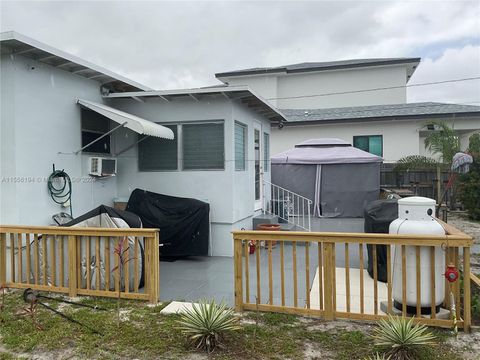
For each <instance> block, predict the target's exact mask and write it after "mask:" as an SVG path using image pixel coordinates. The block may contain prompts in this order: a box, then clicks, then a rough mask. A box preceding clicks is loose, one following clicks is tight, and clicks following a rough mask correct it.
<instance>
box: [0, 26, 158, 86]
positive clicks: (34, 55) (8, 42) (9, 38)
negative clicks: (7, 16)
mask: <svg viewBox="0 0 480 360" xmlns="http://www.w3.org/2000/svg"><path fill="white" fill-rule="evenodd" d="M0 53H2V54H13V55H21V56H25V57H27V58H30V59H33V60H36V61H39V62H41V63H45V64H48V65H50V66H54V67H57V68H60V69H62V70H65V71H68V72H71V73H73V74H76V75H79V76H82V77H85V78H87V79H92V80H96V81H98V82H100V83H101V84H103V85H108V87H109V88H110V89H111V91H113V92H119V91H139V90H151V89H150V88H149V87H147V86H145V85H142V84H139V83H137V82H135V81H133V80H130V79H127V78H126V77H124V76H122V75H118V74H116V73H114V72H112V71H110V70H107V69H105V68H103V67H101V66H98V65H95V64H92V63H91V62H88V61H86V60H83V59H81V58H78V57H76V56H74V55H71V54H68V53H66V52H63V51H61V50H59V49H56V48H54V47H52V46H49V45H46V44H44V43H41V42H39V41H37V40H35V39H32V38H29V37H28V36H25V35H22V34H19V33H17V32H15V31H6V32H2V33H0Z"/></svg>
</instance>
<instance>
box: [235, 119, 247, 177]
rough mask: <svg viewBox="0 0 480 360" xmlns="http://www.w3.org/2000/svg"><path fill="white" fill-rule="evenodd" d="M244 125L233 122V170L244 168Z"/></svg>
mask: <svg viewBox="0 0 480 360" xmlns="http://www.w3.org/2000/svg"><path fill="white" fill-rule="evenodd" d="M245 133H246V127H245V126H244V125H242V124H239V123H235V170H245V140H246V139H245V137H246V136H245Z"/></svg>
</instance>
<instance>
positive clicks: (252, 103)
mask: <svg viewBox="0 0 480 360" xmlns="http://www.w3.org/2000/svg"><path fill="white" fill-rule="evenodd" d="M211 96H223V97H224V98H225V99H226V100H229V101H239V102H240V103H242V104H243V105H245V106H246V107H248V108H250V109H251V110H252V111H254V112H256V113H258V114H259V115H262V116H264V117H266V118H267V119H269V120H270V121H271V122H276V123H278V122H282V123H283V122H285V121H287V118H286V117H285V116H284V114H283V113H282V112H281V111H280V110H278V109H277V108H275V107H274V106H273V105H271V104H270V103H269V102H268V101H266V100H264V99H263V98H262V97H261V96H260V95H258V94H256V93H255V92H254V91H253V90H251V89H250V88H249V87H248V86H246V85H238V86H211V87H204V88H193V89H176V90H152V91H142V92H125V93H115V94H109V95H107V96H105V98H106V99H118V98H132V99H135V100H139V101H142V98H147V97H157V98H161V99H162V100H164V101H166V102H170V101H173V100H174V99H178V98H190V99H193V100H195V101H202V100H203V99H208V97H211Z"/></svg>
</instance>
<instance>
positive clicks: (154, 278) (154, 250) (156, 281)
mask: <svg viewBox="0 0 480 360" xmlns="http://www.w3.org/2000/svg"><path fill="white" fill-rule="evenodd" d="M147 241H148V242H149V247H148V248H149V250H150V254H149V257H150V264H149V269H148V273H149V274H150V286H149V290H150V303H152V304H156V303H158V301H159V300H160V254H159V245H160V244H159V234H158V231H157V232H155V235H154V236H153V237H148V238H147Z"/></svg>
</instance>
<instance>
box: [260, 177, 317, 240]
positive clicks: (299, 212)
mask: <svg viewBox="0 0 480 360" xmlns="http://www.w3.org/2000/svg"><path fill="white" fill-rule="evenodd" d="M312 204H313V201H312V200H310V199H308V198H306V197H305V196H302V195H299V194H297V193H294V192H293V191H290V190H287V189H285V188H283V187H281V186H278V185H275V184H272V183H271V182H269V181H266V180H264V181H263V207H262V211H263V213H264V214H270V215H276V216H278V218H279V219H281V220H283V221H285V222H287V223H289V224H293V225H295V227H296V228H297V229H299V230H305V231H311V218H310V209H311V207H312Z"/></svg>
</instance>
